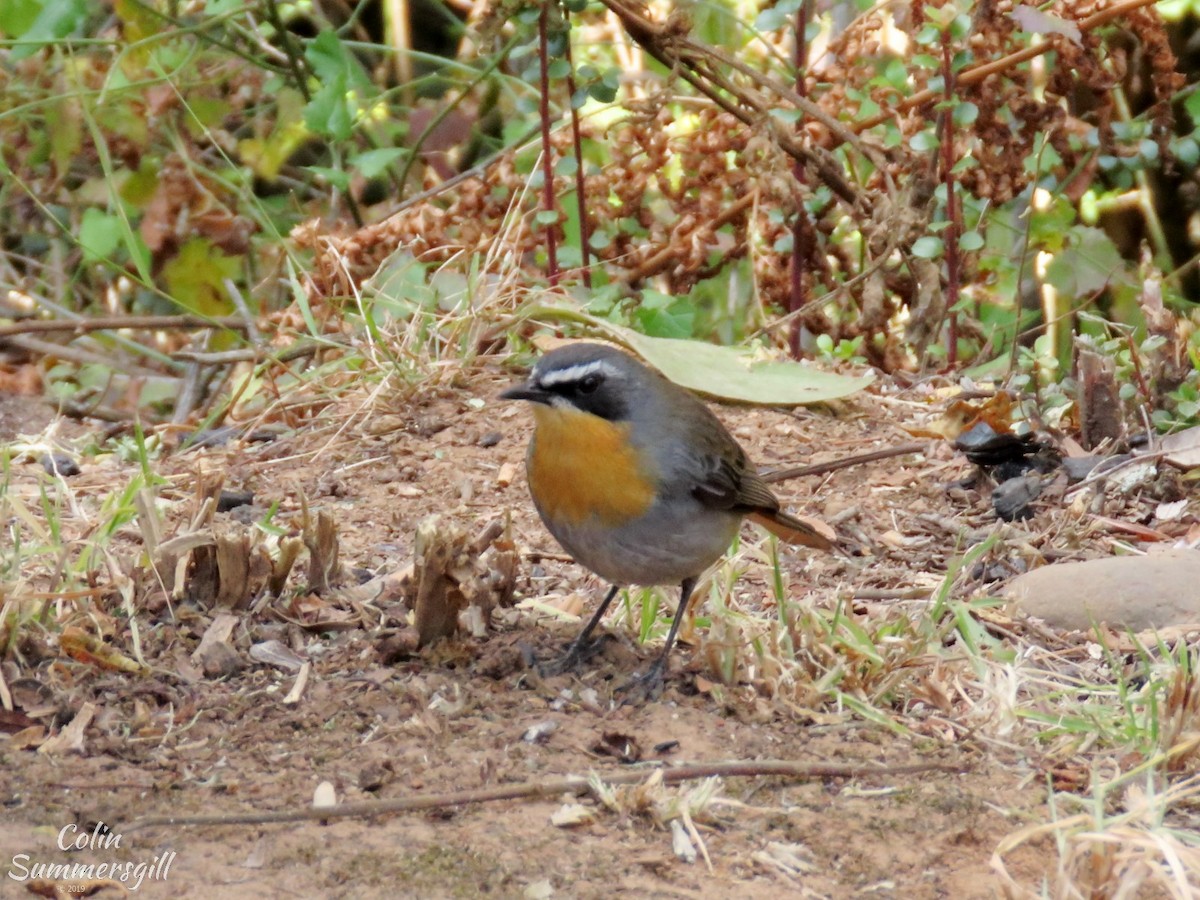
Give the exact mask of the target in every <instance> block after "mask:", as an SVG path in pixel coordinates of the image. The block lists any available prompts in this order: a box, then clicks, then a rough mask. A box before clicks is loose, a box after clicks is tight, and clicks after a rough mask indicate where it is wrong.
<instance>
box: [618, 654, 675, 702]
mask: <svg viewBox="0 0 1200 900" xmlns="http://www.w3.org/2000/svg"><path fill="white" fill-rule="evenodd" d="M665 669H666V665H665V661H664V660H663V659H661V658H660V659H657V660H655V661H654V664H653V665H651V666H650V668H649V669H648V670H647V672H646V674H645V675H638V676H635V677H634V678H631V679H630V680H629V681H627V682H625V683H624V684H623V685H621V686H620V687H618V688H617V689H616V691H614V693H615V694H619V695H621V706H629V705H631V704H633V705H636V704H640V703H649V702H651V701H653V700H657V699H658V698H659V697H661V696H662V692H663V688H664V687H665V686H666V678H665V677H664V676H665Z"/></svg>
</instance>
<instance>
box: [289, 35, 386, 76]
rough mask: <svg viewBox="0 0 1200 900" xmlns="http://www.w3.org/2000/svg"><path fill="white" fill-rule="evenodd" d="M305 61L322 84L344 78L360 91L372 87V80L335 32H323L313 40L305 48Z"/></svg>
mask: <svg viewBox="0 0 1200 900" xmlns="http://www.w3.org/2000/svg"><path fill="white" fill-rule="evenodd" d="M304 59H305V61H306V62H307V63H308V64H309V65H310V66H312V70H313V74H314V75H315V76H316V77H317V80H318V81H320V82H321V83H322V84H324V83H326V82H329V81H332V80H334V79H335V78H344V79H346V81H345V84H347V85H353V86H354V87H355V88H356V89H358V90H362V91H366V90H369V89H370V87H371V79H370V78H368V77H367V73H366V72H364V71H363V68H362V66H361V65H359V62H358V60H357V59H356V58H355V56H354V54H353V53H351V52H350V51H349V49H347V47H346V45H345V44H343V43H342V41H341V39H340V38H338V36H337V32H335V31H322V32H321V33H320V34H318V35H317V36H316V37H315V38H313V40H312V41H311V42H309V44H308V46H307V47H305V48H304Z"/></svg>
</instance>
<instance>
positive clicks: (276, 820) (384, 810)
mask: <svg viewBox="0 0 1200 900" xmlns="http://www.w3.org/2000/svg"><path fill="white" fill-rule="evenodd" d="M967 768H968V766H965V765H951V764H949V763H917V764H915V765H908V766H879V765H875V764H863V765H855V764H845V763H800V762H793V761H791V760H740V761H737V762H723V763H704V764H699V765H693V766H677V767H672V768H664V769H662V776H663V778H662V780H663V783H664V784H679V783H680V782H684V781H694V780H697V779H701V778H714V777H720V778H758V777H764V776H767V777H769V776H775V777H780V778H801V779H807V778H867V777H872V776H875V777H884V778H892V777H896V776H900V775H917V774H921V773H925V772H955V773H957V772H965V771H966V770H967ZM649 773H650V768H648V767H647V768H639V769H635V770H633V771H628V772H616V773H613V774H611V775H607V776H605V778H604V781H605V782H606V783H607V784H638V783H639V782H641V781H644V780H645V779H646V777H647V776H648V775H649ZM590 790H591V787H590V784H589V779H587V778H586V777H583V776H579V775H569V776H567V777H566V778H552V779H549V780H542V781H527V782H522V783H520V784H506V785H501V786H499V787H491V788H478V789H476V790H469V791H455V792H453V793H449V794H425V795H420V794H418V795H415V796H411V797H397V798H395V799H393V800H380V801H378V802H371V803H346V804H343V805H341V806H334V807H324V808H318V809H297V810H285V811H283V812H251V813H230V814H228V815H213V816H146V817H144V818H141V819H135V820H134V821H133V822H131V823H130V824H129V825H127V826H125V827H124V828H120V829H114V830H117V831H119V832H120V833H122V834H129V833H130V832H133V831H140V830H141V829H144V828H155V827H160V826H172V827H181V826H193V825H268V824H280V823H286V822H308V821H312V820H314V819H319V820H322V821H323V820H325V819H349V818H369V817H372V816H382V815H392V814H395V813H403V812H413V811H415V810H420V809H446V808H450V807H455V806H468V805H470V804H474V803H488V802H491V801H494V800H523V799H534V798H537V797H556V796H561V795H562V794H575V795H577V796H578V795H581V794H586V793H588V791H590Z"/></svg>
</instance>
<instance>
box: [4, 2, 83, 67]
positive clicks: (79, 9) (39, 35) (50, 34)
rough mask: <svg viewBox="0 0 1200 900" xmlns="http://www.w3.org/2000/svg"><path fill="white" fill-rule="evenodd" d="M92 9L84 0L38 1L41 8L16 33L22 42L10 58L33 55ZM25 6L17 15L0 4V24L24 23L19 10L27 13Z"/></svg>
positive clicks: (80, 22) (77, 24) (76, 26)
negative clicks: (18, 33) (25, 27)
mask: <svg viewBox="0 0 1200 900" xmlns="http://www.w3.org/2000/svg"><path fill="white" fill-rule="evenodd" d="M91 10H92V5H91V4H90V3H88V2H87V0H46V2H45V3H42V4H41V11H40V12H39V13H38V14H37V18H35V19H34V20H33V22H32V24H30V25H29V27H28V28H27V29H26V30H25V31H24V32H23V33H22V34H20V35H19V38H20V40H21V41H23V42H26V41H27V42H29V43H21V44H18V45H17V46H16V47H14V48H13V50H12V52H11V54H10V58H11V60H12V61H13V62H17V61H19V60H22V59H27V58H28V57H30V56H32V55H33V54H35V53H37V52H38V51H39V50H41V49H42V45H43V44H48V43H50V42H51V41H57V40H59V39H61V38H64V37H66V36H67V35H69V34H71V33H73V32H75V31H76V30H78V29H79V28H80V27H81V26H82V25H83V23H84V20H85V19H86V18H87V16H88V13H89V12H90V11H91ZM27 12H28V9H24V10H18V14H17V15H13V14H12V13H9V12H8V11H7V5H6V4H2V5H0V23H2V24H3V25H4V26H5V30H6V31H7V29H8V27H9V26H10V25H12V24H15V25H20V24H23V23H22V22H21V19H23V18H25V16H23V15H21V13H27ZM10 19H16V21H15V22H10V21H9V20H10Z"/></svg>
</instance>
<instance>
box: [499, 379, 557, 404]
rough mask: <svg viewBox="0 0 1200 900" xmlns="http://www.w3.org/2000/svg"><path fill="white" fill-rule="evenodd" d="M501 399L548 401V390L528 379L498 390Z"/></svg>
mask: <svg viewBox="0 0 1200 900" xmlns="http://www.w3.org/2000/svg"><path fill="white" fill-rule="evenodd" d="M500 399H501V400H530V401H532V402H534V403H547V404H548V403H549V402H550V392H549V391H547V390H544V389H543V388H540V387H538V386H537V385H535V384H533V383H532V382H529V381H524V382H522V383H521V384H514V385H513V386H512V387H510V388H509V389H508V390H506V391H501V392H500Z"/></svg>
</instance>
